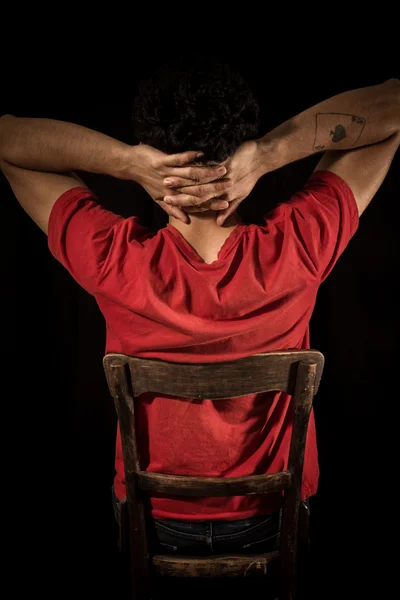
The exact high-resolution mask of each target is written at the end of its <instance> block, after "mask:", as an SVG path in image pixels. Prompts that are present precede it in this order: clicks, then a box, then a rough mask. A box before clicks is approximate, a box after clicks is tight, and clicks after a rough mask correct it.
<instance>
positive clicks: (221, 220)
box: [217, 199, 241, 227]
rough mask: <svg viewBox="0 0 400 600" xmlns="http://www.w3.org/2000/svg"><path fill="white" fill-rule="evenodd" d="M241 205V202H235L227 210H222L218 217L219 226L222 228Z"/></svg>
mask: <svg viewBox="0 0 400 600" xmlns="http://www.w3.org/2000/svg"><path fill="white" fill-rule="evenodd" d="M240 203H241V200H238V199H236V200H233V201H232V202H231V203H230V204H229V206H228V208H225V209H224V210H220V211H219V214H218V217H217V225H219V226H220V227H221V226H222V225H223V224H224V223H225V221H226V220H227V218H228V217H230V216H231V215H232V214H233V213H234V212H235V210H236V209H237V207H238V206H239V204H240Z"/></svg>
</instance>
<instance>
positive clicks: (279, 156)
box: [256, 133, 288, 177]
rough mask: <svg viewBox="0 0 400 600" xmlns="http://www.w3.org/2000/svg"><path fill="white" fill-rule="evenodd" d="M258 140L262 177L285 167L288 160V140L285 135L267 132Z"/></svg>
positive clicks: (259, 169)
mask: <svg viewBox="0 0 400 600" xmlns="http://www.w3.org/2000/svg"><path fill="white" fill-rule="evenodd" d="M256 142H257V156H258V163H259V168H258V171H259V174H260V175H259V176H260V177H262V176H263V175H265V174H266V173H269V172H270V171H275V170H276V169H279V168H280V167H283V166H284V165H285V164H286V163H287V162H288V160H287V156H288V142H287V139H286V137H285V136H276V135H274V134H273V133H267V134H266V135H264V136H263V137H262V138H260V139H258V140H256Z"/></svg>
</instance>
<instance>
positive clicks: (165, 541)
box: [112, 488, 281, 556]
mask: <svg viewBox="0 0 400 600" xmlns="http://www.w3.org/2000/svg"><path fill="white" fill-rule="evenodd" d="M112 500H113V507H114V514H115V518H116V519H117V522H118V499H117V497H116V495H115V492H114V488H113V489H112ZM280 523H281V511H279V512H276V513H273V514H271V515H263V516H257V517H251V518H249V519H240V520H235V521H194V522H188V521H176V520H173V519H162V520H158V519H153V520H152V522H151V523H149V524H148V526H149V534H150V535H149V538H150V547H151V549H152V551H154V552H161V553H163V554H174V553H177V554H181V553H182V554H185V555H187V556H190V555H196V556H206V555H210V554H223V553H231V552H233V553H236V552H237V553H264V552H272V551H273V550H278V549H279V540H280V533H279V532H280Z"/></svg>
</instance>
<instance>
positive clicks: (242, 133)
mask: <svg viewBox="0 0 400 600" xmlns="http://www.w3.org/2000/svg"><path fill="white" fill-rule="evenodd" d="M258 115H259V107H258V104H257V102H256V100H255V99H254V97H253V94H252V92H251V90H250V88H249V86H248V84H247V83H246V82H245V80H244V79H243V78H242V77H241V76H240V75H239V74H238V73H236V72H234V71H233V70H232V69H230V68H229V67H228V66H227V65H225V64H224V63H223V62H220V61H219V60H217V59H215V58H210V57H197V58H190V60H185V59H180V60H178V61H175V62H174V63H170V64H168V65H166V66H165V67H163V68H162V69H160V70H158V71H157V72H156V73H155V74H154V75H153V76H152V77H151V78H150V79H148V80H147V81H144V82H143V83H142V84H141V85H140V86H139V90H138V94H137V97H136V100H135V105H134V114H133V119H134V126H135V134H136V137H137V139H138V141H140V142H142V143H144V144H149V145H151V146H153V147H154V148H157V149H158V150H161V151H163V152H166V153H168V154H171V153H176V152H183V151H185V150H199V151H202V152H203V153H204V158H203V161H204V162H217V163H219V162H222V161H224V160H226V159H227V158H228V157H229V156H231V155H232V154H233V153H234V152H235V150H236V149H237V148H238V147H239V146H240V144H241V143H242V142H244V141H245V140H248V139H252V138H254V137H256V136H257V134H258Z"/></svg>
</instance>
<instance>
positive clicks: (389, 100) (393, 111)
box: [382, 78, 400, 135]
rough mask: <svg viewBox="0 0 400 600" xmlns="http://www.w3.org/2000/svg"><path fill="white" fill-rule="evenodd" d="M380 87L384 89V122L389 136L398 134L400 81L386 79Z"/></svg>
mask: <svg viewBox="0 0 400 600" xmlns="http://www.w3.org/2000/svg"><path fill="white" fill-rule="evenodd" d="M382 86H383V87H384V88H385V102H384V105H385V108H386V110H387V119H386V122H387V124H388V125H389V127H390V135H393V134H396V133H399V132H400V79H397V78H392V79H388V80H387V81H385V83H383V84H382Z"/></svg>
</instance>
